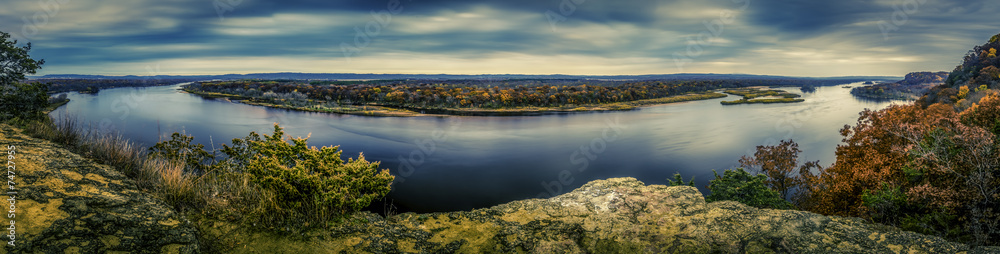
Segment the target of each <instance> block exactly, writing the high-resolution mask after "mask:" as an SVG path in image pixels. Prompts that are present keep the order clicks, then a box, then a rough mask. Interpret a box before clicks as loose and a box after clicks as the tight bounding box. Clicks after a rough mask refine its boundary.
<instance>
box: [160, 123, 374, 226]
mask: <svg viewBox="0 0 1000 254" xmlns="http://www.w3.org/2000/svg"><path fill="white" fill-rule="evenodd" d="M283 136H284V132H283V131H282V129H281V127H280V126H278V125H277V124H275V126H274V132H273V134H271V135H267V134H264V135H259V134H257V133H255V132H251V133H250V134H249V135H248V136H246V137H244V138H238V139H233V141H232V145H231V146H230V145H223V149H222V153H223V154H225V155H226V158H225V159H222V160H220V161H218V163H215V162H216V161H215V160H214V159H215V157H214V155H212V154H210V153H209V152H207V151H205V150H204V146H203V145H201V144H196V145H192V144H191V141H192V140H193V137H190V136H187V135H183V134H179V133H174V134H173V135H172V136H171V140H168V141H163V142H160V143H157V144H156V145H154V146H153V147H151V148H150V149H149V150H150V152H151V154H150V155H151V156H152V157H155V158H162V159H165V160H169V161H171V162H179V163H181V165H186V167H179V168H177V167H168V168H166V170H164V171H163V173H162V174H161V175H163V177H162V178H163V179H164V180H163V182H162V184H167V185H170V186H171V188H169V190H172V191H168V192H165V194H169V195H165V196H167V197H171V198H172V199H176V200H178V201H174V202H173V203H182V202H181V201H183V200H198V199H197V198H194V197H189V195H192V194H191V193H201V194H202V195H205V197H204V199H205V202H207V204H208V205H209V206H210V209H208V210H207V212H209V213H217V214H216V215H217V216H222V217H225V218H226V219H237V220H242V221H243V222H244V223H245V224H253V225H258V224H259V225H261V226H278V225H284V226H288V225H289V224H292V225H309V224H313V225H318V224H322V223H323V222H326V221H328V220H330V219H333V218H336V217H339V216H342V215H345V214H347V213H350V212H355V211H358V210H360V209H362V208H364V207H366V206H368V205H369V204H370V203H371V202H372V201H374V200H376V199H379V198H381V197H383V196H385V195H386V194H388V192H389V188H390V184H391V183H392V181H393V176H391V175H389V171H388V170H379V169H378V165H379V163H378V162H368V161H366V160H365V158H364V155H363V154H362V155H359V156H358V158H357V159H349V160H348V161H347V162H344V161H343V160H342V159H341V158H340V156H341V151H339V150H338V147H335V146H334V147H322V148H319V149H317V148H316V147H309V146H308V144H307V138H292V139H291V143H289V142H288V141H287V140H285V138H283ZM183 168H187V169H188V170H180V169H183ZM183 171H186V172H191V173H194V174H195V175H200V176H198V177H197V178H194V177H192V176H191V175H188V174H189V173H186V172H183ZM195 181H197V182H195ZM190 189H199V190H196V191H189V190H190Z"/></svg>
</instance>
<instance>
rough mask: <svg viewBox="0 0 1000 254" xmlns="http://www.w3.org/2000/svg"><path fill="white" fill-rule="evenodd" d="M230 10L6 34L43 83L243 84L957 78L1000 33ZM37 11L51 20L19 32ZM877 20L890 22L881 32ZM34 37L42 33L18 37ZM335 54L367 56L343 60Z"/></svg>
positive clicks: (715, 0) (710, 5)
mask: <svg viewBox="0 0 1000 254" xmlns="http://www.w3.org/2000/svg"><path fill="white" fill-rule="evenodd" d="M237 1H238V0H234V1H229V0H218V1H202V0H179V1H160V2H136V1H123V0H116V1H111V0H103V1H100V0H74V1H71V2H67V3H65V4H63V5H60V6H59V12H58V13H54V14H53V15H51V16H50V15H48V14H46V13H45V12H43V11H42V10H41V8H40V7H39V2H36V1H27V0H19V1H14V2H11V3H9V4H5V9H0V31H9V32H12V33H14V34H15V37H17V36H18V35H20V36H21V37H28V38H26V39H28V40H29V41H32V42H34V44H35V46H36V47H35V51H34V52H33V54H34V55H35V56H38V57H41V58H45V59H46V60H47V62H48V64H47V65H46V67H45V69H43V73H70V72H103V73H115V74H123V73H126V74H127V73H129V72H138V73H141V72H142V71H141V69H130V68H133V67H132V66H141V65H144V64H151V63H158V62H174V63H179V64H175V66H176V68H178V69H179V70H178V72H197V71H198V69H196V68H198V66H212V67H213V69H212V70H213V71H217V70H223V71H226V72H237V73H238V72H248V71H250V70H253V71H266V69H264V70H261V68H266V66H269V65H268V63H263V62H261V61H289V59H302V60H301V61H303V62H308V61H312V62H308V63H306V64H303V65H302V66H308V67H313V66H316V69H305V70H302V71H316V70H317V69H323V70H326V69H357V70H363V71H365V72H392V71H407V70H408V69H406V68H412V69H413V70H427V69H433V68H434V67H435V65H429V64H427V62H426V61H430V60H428V59H431V60H433V59H438V60H440V61H446V60H448V59H452V60H455V61H469V62H468V63H464V64H457V65H455V66H458V67H455V66H450V65H447V64H442V63H441V62H438V63H437V64H440V65H441V66H442V67H440V69H433V70H434V71H435V72H476V73H506V72H517V70H522V69H519V68H520V67H521V66H523V65H526V64H518V61H523V62H525V63H529V62H530V63H532V64H535V65H537V64H539V63H546V62H547V61H551V63H550V64H542V66H551V67H548V68H547V69H543V68H537V69H528V70H529V71H536V70H537V71H539V72H560V73H573V72H578V71H584V70H586V71H593V70H603V69H608V70H614V72H615V73H621V74H637V73H670V72H678V71H681V70H680V69H678V68H675V67H676V62H677V57H678V55H680V56H682V57H684V58H685V59H688V60H690V63H689V64H687V65H685V67H684V68H685V69H682V70H683V71H685V72H717V73H725V72H741V73H759V74H785V75H789V74H799V72H800V71H805V72H802V73H801V74H800V75H799V76H801V75H821V76H832V75H854V74H859V75H862V74H864V75H869V74H870V75H902V74H905V71H907V70H932V69H937V70H944V69H950V68H951V66H952V65H954V62H956V61H957V59H958V58H960V56H961V54H962V53H964V51H965V50H968V48H970V47H971V46H972V45H975V44H978V43H982V41H983V40H985V38H988V37H989V36H991V35H992V34H995V33H997V32H1000V29H998V27H997V26H996V25H995V13H998V12H1000V7H998V5H1000V3H995V2H990V1H985V0H977V1H958V0H946V1H929V0H928V1H924V0H898V1H893V0H877V1H876V0H845V1H811V0H788V1H764V0H757V1H755V0H746V1H749V5H748V8H747V9H746V10H742V11H741V10H740V9H739V7H740V6H742V4H743V3H744V2H746V1H736V0H708V1H697V0H669V1H654V0H628V1H607V0H575V1H574V0H543V1H532V0H509V1H501V0H490V1H482V0H480V1H460V0H418V1H410V0H400V1H399V3H400V5H401V6H402V8H403V11H402V12H401V13H399V14H396V15H393V16H392V21H391V23H390V24H388V25H387V26H384V27H383V26H378V27H369V28H377V30H378V33H377V34H364V35H361V36H362V37H364V38H366V40H369V41H370V42H369V43H367V44H366V45H358V44H356V43H355V40H356V39H358V38H359V34H358V32H357V29H361V30H362V31H363V30H364V29H365V28H366V25H368V26H370V24H372V22H377V19H376V18H375V17H372V16H371V15H370V13H371V12H372V11H375V12H379V11H382V10H386V9H387V4H388V3H390V1H362V0H346V1H320V0H290V1H274V0H270V1H264V0H242V1H241V2H239V4H237V5H233V6H228V5H225V4H227V3H230V2H232V3H237ZM907 1H910V2H912V3H918V2H923V3H920V4H918V5H910V6H906V5H904V4H905V3H907ZM213 3H221V4H224V5H225V6H216V5H213ZM908 7H915V8H911V10H908V11H907V15H906V17H905V20H903V22H894V21H893V15H894V13H896V12H899V10H900V8H908ZM727 12H728V13H733V14H734V18H733V20H731V21H730V22H728V23H726V25H725V27H724V29H723V31H722V32H721V33H720V34H713V35H712V36H711V38H709V39H710V40H709V41H700V42H698V41H697V39H698V38H699V37H698V36H699V35H704V34H705V33H711V32H712V29H711V28H710V27H706V26H705V25H704V24H705V23H710V22H716V21H718V19H719V17H720V15H722V14H724V13H727ZM38 13H42V17H43V18H46V20H47V22H46V23H44V24H38V23H36V22H31V21H29V22H28V23H25V22H24V20H25V19H29V20H30V19H31V18H32V17H33V16H37V14H38ZM552 14H556V15H557V16H555V18H557V20H556V21H557V22H556V23H552V21H553V20H551V18H553V16H552ZM896 21H899V20H898V17H897V20H896ZM880 22H881V24H892V25H893V26H894V27H893V29H892V30H891V31H888V32H887V33H883V30H884V29H883V28H880V26H879V24H880ZM885 22H889V23H885ZM26 26H30V27H32V28H33V29H36V31H37V33H34V34H29V36H24V34H23V32H22V31H23V28H25V27H26ZM22 39H24V38H22ZM692 40H693V41H695V44H694V45H692ZM362 41H364V40H362ZM342 45H348V46H350V47H358V46H360V47H358V49H359V51H358V53H357V54H355V55H353V56H352V57H351V58H350V59H347V58H346V57H344V51H343V50H342V49H343V48H342V47H341V46H342ZM692 49H697V50H695V51H693V52H694V53H696V54H691V52H692V51H691V50H692ZM810 55H813V56H810ZM511 56H514V58H510V57H511ZM820 58H823V59H820ZM239 59H248V60H245V61H240V60H239ZM249 59H252V60H249ZM223 60H224V61H223ZM296 61H297V60H296ZM187 62H190V63H192V64H190V65H188V64H184V63H187ZM477 64H482V65H477ZM244 65H245V66H244ZM327 65H329V66H327ZM260 66H264V67H260ZM295 66H298V65H295ZM382 66H392V67H382ZM136 68H138V67H136ZM456 68H457V69H456ZM461 68H469V69H461ZM475 68H488V69H475ZM628 68H633V69H628ZM859 71H860V72H864V73H854V72H859ZM96 74H100V73H96ZM577 74H586V73H577Z"/></svg>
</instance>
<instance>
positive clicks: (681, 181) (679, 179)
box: [667, 173, 694, 187]
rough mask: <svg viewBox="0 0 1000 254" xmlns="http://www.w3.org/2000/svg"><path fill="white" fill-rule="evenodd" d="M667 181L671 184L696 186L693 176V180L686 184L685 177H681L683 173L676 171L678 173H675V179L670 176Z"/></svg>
mask: <svg viewBox="0 0 1000 254" xmlns="http://www.w3.org/2000/svg"><path fill="white" fill-rule="evenodd" d="M667 183H668V184H670V186H684V185H687V186H691V187H694V177H693V176H692V177H691V181H688V182H687V183H686V184H685V183H684V177H681V173H676V174H674V179H673V180H671V179H670V178H667Z"/></svg>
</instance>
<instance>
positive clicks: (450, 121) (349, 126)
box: [52, 84, 889, 212]
mask: <svg viewBox="0 0 1000 254" xmlns="http://www.w3.org/2000/svg"><path fill="white" fill-rule="evenodd" d="M851 85H853V86H858V85H860V84H851ZM178 88H179V85H173V86H164V87H151V88H118V89H108V90H102V91H101V92H100V93H99V94H97V95H88V94H77V93H71V94H69V98H70V99H71V100H72V101H71V102H70V103H69V104H68V105H66V106H64V107H62V108H60V109H58V110H56V111H54V112H52V115H53V116H57V117H59V116H65V115H70V116H73V117H76V118H80V119H81V120H82V121H83V122H85V123H89V125H90V126H91V127H92V128H100V129H102V130H116V131H120V132H121V133H123V134H124V135H125V136H126V137H129V138H131V139H133V140H136V141H138V142H141V143H143V144H145V145H147V146H148V145H152V144H154V143H156V142H157V140H159V139H160V138H165V139H166V138H169V135H170V134H171V133H173V132H183V133H187V134H189V135H194V136H195V137H196V142H199V143H202V144H206V147H208V148H211V147H212V145H210V144H213V143H214V144H215V147H216V148H221V144H222V143H228V142H229V141H230V140H232V139H233V138H237V137H244V136H246V135H247V134H248V133H249V132H251V131H257V132H258V133H268V134H270V131H271V129H272V124H273V123H279V124H280V125H281V126H282V127H285V128H286V129H285V130H286V134H288V135H291V136H301V137H306V136H309V137H310V139H309V143H310V144H311V145H316V146H327V145H340V146H341V150H343V151H344V153H343V156H344V159H345V160H346V159H347V158H348V157H352V158H356V157H357V156H358V154H359V153H364V156H365V158H366V159H368V160H370V161H381V162H382V164H381V167H382V168H388V169H390V171H391V173H392V174H394V175H396V176H397V181H396V182H395V183H393V187H392V189H393V190H392V192H391V194H390V195H389V199H391V200H392V201H393V202H394V204H395V205H396V206H397V207H399V209H400V210H402V211H416V212H432V211H453V210H468V209H472V208H479V207H487V206H491V205H495V204H500V203H504V202H508V201H512V200H517V199H525V198H534V197H547V196H550V195H553V194H560V193H564V192H567V191H570V190H572V189H574V188H577V187H580V186H581V185H583V184H584V183H586V182H588V181H590V180H595V179H605V178H610V177H625V176H628V177H635V178H638V179H639V180H641V181H644V182H646V183H647V184H664V183H666V179H667V178H669V177H671V176H672V175H673V174H674V173H678V172H679V173H681V174H682V175H683V176H684V177H685V178H688V177H692V176H694V177H695V181H696V183H697V185H698V187H699V188H700V189H701V190H702V191H703V192H705V193H707V191H706V188H705V186H706V185H707V184H708V180H710V179H712V178H713V175H712V169H718V170H720V171H721V170H722V169H727V168H732V167H735V166H736V165H738V163H737V160H738V159H739V157H740V156H742V155H747V154H752V153H753V149H754V148H755V147H756V146H758V145H762V144H776V143H777V141H778V140H781V139H789V138H791V139H794V140H795V141H796V142H798V143H799V148H800V149H801V150H803V151H804V152H803V153H802V154H801V157H800V160H819V161H820V164H823V165H824V166H828V165H830V164H831V163H832V162H833V161H834V158H835V156H834V150H835V149H836V146H837V144H839V143H840V142H841V137H840V135H839V132H838V130H839V129H841V128H843V126H844V125H845V124H854V123H855V122H856V120H857V117H858V112H860V111H862V110H864V109H865V108H870V109H881V108H884V107H886V106H888V105H889V103H888V102H869V101H862V100H858V99H855V98H854V97H852V96H851V95H850V93H849V92H850V89H845V88H841V87H840V86H831V87H819V88H817V91H816V92H815V93H808V94H804V95H803V98H804V99H806V101H805V102H802V103H794V104H770V105H735V106H722V105H721V104H719V101H721V100H733V99H734V98H733V96H730V97H729V98H720V99H712V100H704V101H694V102H684V103H676V104H668V105H661V106H654V107H646V108H642V109H641V110H637V111H627V112H609V113H581V114H564V115H546V116H525V117H458V116H423V117H408V118H392V117H365V116H351V115H337V114H325V113H309V112H296V111H289V110H281V109H270V108H264V107H257V106H249V105H244V104H239V103H233V102H229V101H227V100H219V99H216V100H211V99H202V98H201V97H198V96H195V95H191V94H186V93H183V92H181V91H179V90H178ZM785 90H788V91H791V92H795V93H799V91H798V89H797V88H787V89H785ZM379 206H381V205H379ZM378 210H380V208H379V209H378Z"/></svg>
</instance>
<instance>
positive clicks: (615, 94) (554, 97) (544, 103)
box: [184, 79, 815, 116]
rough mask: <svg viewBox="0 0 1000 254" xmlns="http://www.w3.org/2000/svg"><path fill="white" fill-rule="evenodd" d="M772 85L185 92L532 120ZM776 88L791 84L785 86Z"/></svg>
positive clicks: (249, 84) (342, 86)
mask: <svg viewBox="0 0 1000 254" xmlns="http://www.w3.org/2000/svg"><path fill="white" fill-rule="evenodd" d="M774 83H775V81H772V80H688V81H684V80H674V81H669V80H648V81H596V80H552V79H521V80H504V81H500V82H497V81H484V80H372V81H298V80H235V81H209V82H195V83H192V84H189V85H186V86H184V91H187V92H190V93H193V94H198V95H201V96H204V97H215V98H227V99H233V100H238V101H240V102H243V103H247V104H251V105H260V106H268V107H276V108H286V109H295V110H304V111H315V112H329V113H342V114H358V115H377V116H412V115H417V114H422V113H434V114H451V115H530V114H541V113H551V112H581V111H611V110H633V109H635V108H637V107H641V106H647V105H656V104H664V103H674V102H683V101H692V100H705V99H714V98H721V97H726V95H725V94H722V93H718V92H714V91H716V90H719V89H736V88H746V87H754V86H761V85H765V86H767V85H774ZM777 83H782V84H784V85H787V84H788V82H787V81H786V82H777ZM814 84H815V82H812V81H804V82H801V83H799V84H798V85H799V86H809V87H811V86H813V85H814ZM730 91H731V92H733V93H731V94H736V95H741V96H746V95H750V96H751V97H754V98H756V97H758V96H779V97H782V98H770V97H768V98H761V99H754V100H749V99H748V100H746V101H741V102H739V103H787V102H800V101H801V99H795V97H798V95H795V94H790V93H786V92H784V91H777V90H767V91H758V92H753V94H749V93H750V92H751V91H756V90H746V89H740V90H730ZM740 91H743V92H740ZM744 93H746V94H744ZM751 99H752V98H751Z"/></svg>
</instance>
